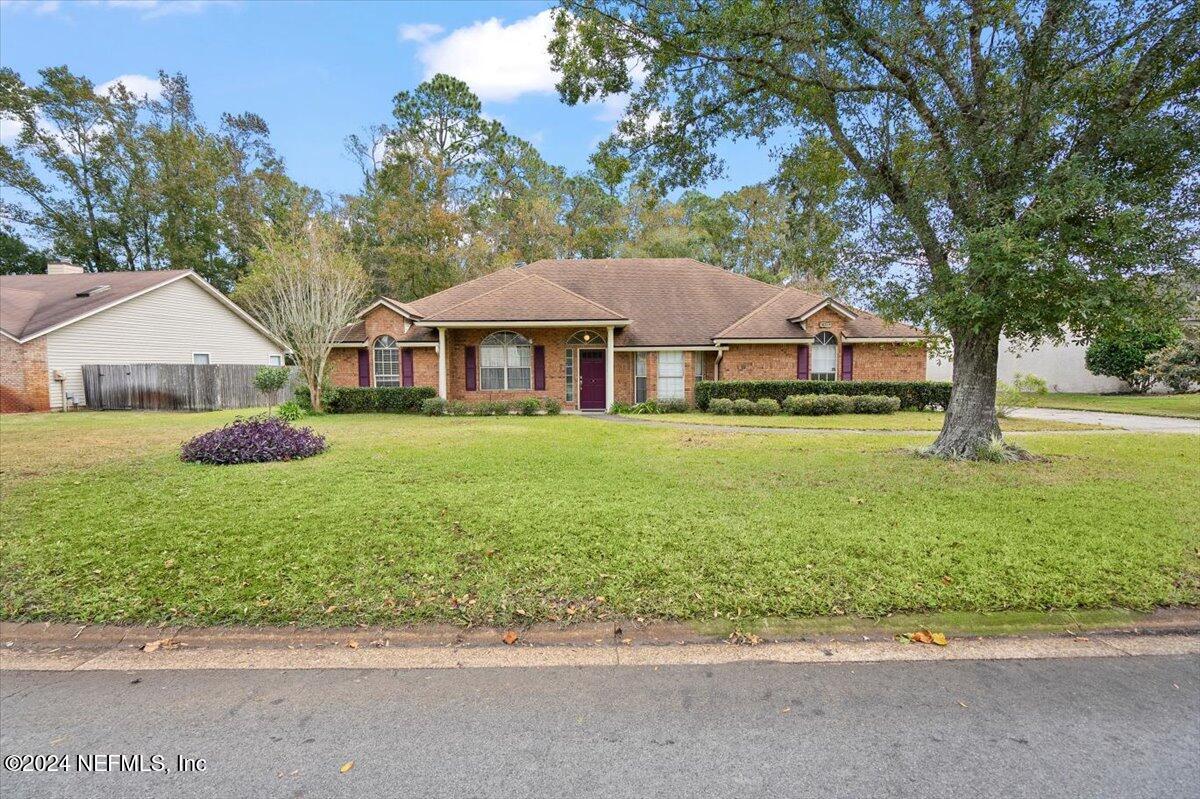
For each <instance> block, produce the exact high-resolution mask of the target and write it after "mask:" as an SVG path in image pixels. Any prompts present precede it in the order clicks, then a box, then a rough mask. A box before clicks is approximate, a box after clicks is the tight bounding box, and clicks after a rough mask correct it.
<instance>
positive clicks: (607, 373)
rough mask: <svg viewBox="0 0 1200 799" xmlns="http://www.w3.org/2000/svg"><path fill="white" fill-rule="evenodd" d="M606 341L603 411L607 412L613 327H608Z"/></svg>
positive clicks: (610, 378) (610, 385)
mask: <svg viewBox="0 0 1200 799" xmlns="http://www.w3.org/2000/svg"><path fill="white" fill-rule="evenodd" d="M606 341H607V342H608V343H607V344H606V345H605V349H606V352H605V353H604V412H605V413H608V411H609V409H611V408H612V406H613V371H614V370H613V327H612V326H611V325H610V326H609V328H608V337H607V339H606Z"/></svg>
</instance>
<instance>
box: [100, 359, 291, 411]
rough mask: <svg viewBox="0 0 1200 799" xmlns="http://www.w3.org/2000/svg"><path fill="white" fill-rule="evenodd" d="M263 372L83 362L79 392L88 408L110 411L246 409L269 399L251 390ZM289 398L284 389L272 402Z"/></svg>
mask: <svg viewBox="0 0 1200 799" xmlns="http://www.w3.org/2000/svg"><path fill="white" fill-rule="evenodd" d="M261 368H262V365H261V364H252V363H245V364H243V363H220V364H205V365H194V364H190V363H127V364H84V366H83V392H84V397H85V398H86V402H87V405H88V407H89V408H94V409H99V410H109V411H113V410H123V411H127V410H142V411H215V410H218V409H220V408H249V407H252V406H256V405H266V404H267V403H268V401H270V399H271V398H270V397H268V396H267V395H266V394H264V393H263V392H261V391H259V390H258V389H257V388H255V387H254V375H255V373H256V372H258V370H259V369H261ZM290 396H291V391H290V390H289V389H288V388H283V389H281V390H280V392H279V396H278V397H276V398H275V401H276V402H278V401H280V400H283V399H287V398H289V397H290Z"/></svg>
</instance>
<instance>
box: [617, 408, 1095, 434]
mask: <svg viewBox="0 0 1200 799" xmlns="http://www.w3.org/2000/svg"><path fill="white" fill-rule="evenodd" d="M630 418H632V419H648V420H659V421H664V422H686V423H691V424H708V425H724V426H734V427H784V428H800V429H804V430H929V431H938V430H941V429H942V421H943V420H944V419H945V414H943V413H937V412H932V411H929V412H925V411H898V412H897V413H888V414H870V413H843V414H833V415H830V416H792V415H790V414H778V415H775V416H717V415H716V414H712V413H663V414H657V415H653V416H650V415H647V416H631V417H630ZM1000 427H1001V429H1002V430H1004V431H1005V432H1029V431H1048V430H1096V429H1100V426H1099V425H1085V424H1073V423H1071V422H1056V421H1050V420H1042V419H1001V420H1000Z"/></svg>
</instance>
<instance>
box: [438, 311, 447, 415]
mask: <svg viewBox="0 0 1200 799" xmlns="http://www.w3.org/2000/svg"><path fill="white" fill-rule="evenodd" d="M437 352H438V396H439V397H441V398H442V399H446V328H444V327H439V328H438V346H437Z"/></svg>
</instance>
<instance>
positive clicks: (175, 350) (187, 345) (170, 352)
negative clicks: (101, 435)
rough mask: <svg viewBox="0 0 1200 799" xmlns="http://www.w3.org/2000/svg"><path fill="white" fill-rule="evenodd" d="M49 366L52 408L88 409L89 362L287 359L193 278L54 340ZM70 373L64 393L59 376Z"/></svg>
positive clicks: (59, 334) (112, 310)
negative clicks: (85, 374) (204, 356)
mask: <svg viewBox="0 0 1200 799" xmlns="http://www.w3.org/2000/svg"><path fill="white" fill-rule="evenodd" d="M44 338H45V339H46V366H47V368H48V372H49V373H48V374H47V375H46V376H44V377H43V379H44V380H46V381H47V390H48V392H49V397H50V407H51V408H60V407H61V406H62V394H63V393H65V394H66V396H67V404H68V406H70V405H71V404H76V405H83V404H84V392H83V371H82V370H81V369H80V367H81V366H82V365H83V364H85V363H96V364H120V363H192V362H193V359H192V356H193V355H194V354H195V353H207V354H208V358H209V363H249V364H263V365H264V366H265V365H267V364H269V363H270V362H271V356H272V355H282V354H283V353H282V352H281V351H280V348H279V346H278V345H277V344H275V343H274V342H272V341H271V340H270V339H269V338H267V337H266V336H264V335H263V334H262V333H260V332H258V331H257V330H256V329H255V328H254V327H252V326H251V325H250V324H249V323H247V322H246V321H245V320H243V319H242V318H241V317H239V316H238V315H237V314H235V313H233V311H231V310H229V309H228V308H226V307H225V306H224V305H222V304H221V303H220V302H219V301H218V300H217V299H216V298H215V297H213V296H212V295H210V294H209V293H208V292H207V291H205V290H204V289H202V288H200V287H199V286H197V285H196V284H195V283H193V282H192V281H191V280H190V279H187V278H185V279H183V280H177V281H175V282H174V283H170V284H168V285H166V286H163V287H161V288H157V289H155V290H153V291H151V292H148V293H146V294H143V295H142V296H140V297H136V298H134V299H132V300H129V301H127V302H123V303H121V304H120V305H117V306H115V307H113V308H110V309H108V310H106V311H101V312H100V313H98V314H96V315H94V316H90V317H88V318H86V319H82V320H80V321H78V322H75V323H74V324H70V325H67V326H66V327H64V328H62V329H60V330H55V331H53V332H52V333H48V334H47V335H46V336H45V337H44ZM55 370H58V371H60V372H62V374H63V378H64V383H63V387H62V390H61V391H60V389H59V386H58V384H57V383H55V382H54V380H53V372H54V371H55Z"/></svg>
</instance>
